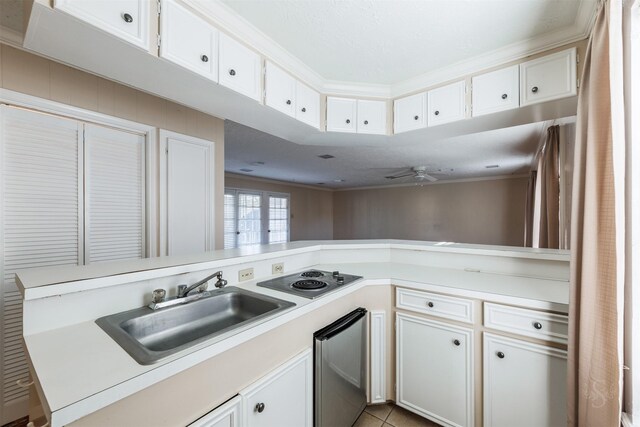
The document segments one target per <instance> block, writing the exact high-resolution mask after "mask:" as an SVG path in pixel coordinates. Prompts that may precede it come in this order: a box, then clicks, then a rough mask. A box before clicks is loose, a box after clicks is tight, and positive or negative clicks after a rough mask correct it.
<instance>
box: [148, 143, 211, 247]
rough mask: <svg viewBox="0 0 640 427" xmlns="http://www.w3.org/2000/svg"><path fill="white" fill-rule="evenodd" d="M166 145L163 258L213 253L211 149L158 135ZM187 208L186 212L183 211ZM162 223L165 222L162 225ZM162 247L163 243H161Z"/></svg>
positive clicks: (206, 146) (209, 146)
mask: <svg viewBox="0 0 640 427" xmlns="http://www.w3.org/2000/svg"><path fill="white" fill-rule="evenodd" d="M160 141H161V143H163V144H166V150H161V151H164V152H165V153H166V156H167V164H166V174H165V173H163V175H166V177H164V176H163V179H165V180H166V185H167V190H166V205H167V208H166V218H167V219H166V230H167V242H166V247H167V250H166V254H167V255H187V254H197V253H203V252H206V251H211V250H213V249H214V248H213V246H214V227H215V224H214V222H213V201H212V199H211V195H212V194H213V188H214V170H213V165H214V145H213V142H211V141H206V140H204V139H198V138H193V137H189V136H185V135H180V134H177V133H173V132H167V131H161V132H160ZM185 207H188V209H185ZM163 222H164V221H163ZM161 245H162V243H161Z"/></svg>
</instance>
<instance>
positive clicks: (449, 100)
mask: <svg viewBox="0 0 640 427" xmlns="http://www.w3.org/2000/svg"><path fill="white" fill-rule="evenodd" d="M464 94H465V82H464V80H463V81H460V82H457V83H453V84H450V85H447V86H443V87H440V88H438V89H433V90H430V91H429V92H427V98H428V100H427V104H428V105H429V115H428V119H427V122H428V125H429V126H437V125H441V124H444V123H449V122H455V121H457V120H462V119H464V115H465V96H464Z"/></svg>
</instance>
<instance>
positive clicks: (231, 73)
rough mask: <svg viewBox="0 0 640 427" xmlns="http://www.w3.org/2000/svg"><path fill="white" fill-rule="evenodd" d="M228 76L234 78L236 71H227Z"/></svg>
mask: <svg viewBox="0 0 640 427" xmlns="http://www.w3.org/2000/svg"><path fill="white" fill-rule="evenodd" d="M229 75H230V76H235V75H236V70H234V69H233V68H232V69H230V70H229Z"/></svg>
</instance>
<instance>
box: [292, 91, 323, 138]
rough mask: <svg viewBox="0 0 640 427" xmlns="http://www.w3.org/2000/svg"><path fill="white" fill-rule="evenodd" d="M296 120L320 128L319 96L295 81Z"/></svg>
mask: <svg viewBox="0 0 640 427" xmlns="http://www.w3.org/2000/svg"><path fill="white" fill-rule="evenodd" d="M296 119H298V120H300V121H301V122H304V123H306V124H308V125H310V126H313V127H314V128H317V129H318V128H320V94H319V93H318V92H316V91H315V90H313V89H311V88H310V87H309V86H307V85H305V84H302V83H300V82H299V81H296Z"/></svg>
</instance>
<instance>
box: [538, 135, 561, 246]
mask: <svg viewBox="0 0 640 427" xmlns="http://www.w3.org/2000/svg"><path fill="white" fill-rule="evenodd" d="M559 156H560V126H557V125H556V126H551V127H550V128H549V129H547V139H546V141H545V144H544V149H543V151H542V157H541V159H540V169H539V170H538V173H539V174H540V178H541V179H540V232H539V233H540V235H539V240H538V247H539V248H551V249H558V248H559V247H560V168H559V160H558V157H559Z"/></svg>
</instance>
